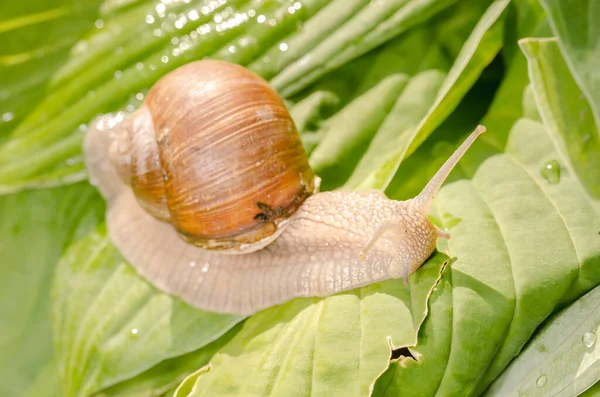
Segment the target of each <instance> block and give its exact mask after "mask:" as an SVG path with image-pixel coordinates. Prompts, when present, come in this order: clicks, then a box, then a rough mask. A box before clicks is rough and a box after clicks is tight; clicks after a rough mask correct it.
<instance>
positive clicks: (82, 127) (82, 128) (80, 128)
mask: <svg viewBox="0 0 600 397" xmlns="http://www.w3.org/2000/svg"><path fill="white" fill-rule="evenodd" d="M87 130H88V125H87V124H79V131H81V132H86V131H87Z"/></svg>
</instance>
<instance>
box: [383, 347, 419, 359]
mask: <svg viewBox="0 0 600 397" xmlns="http://www.w3.org/2000/svg"><path fill="white" fill-rule="evenodd" d="M402 357H404V358H412V359H413V360H415V361H418V360H417V358H416V357H415V356H413V354H412V353H411V352H410V350H409V349H408V347H400V348H398V349H392V354H391V355H390V361H393V360H398V359H399V358H402Z"/></svg>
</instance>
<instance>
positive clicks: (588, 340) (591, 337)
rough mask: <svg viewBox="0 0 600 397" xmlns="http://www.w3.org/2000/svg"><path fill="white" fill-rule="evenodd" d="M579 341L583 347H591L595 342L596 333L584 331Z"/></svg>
mask: <svg viewBox="0 0 600 397" xmlns="http://www.w3.org/2000/svg"><path fill="white" fill-rule="evenodd" d="M581 341H582V342H583V345H584V346H585V347H592V346H594V344H595V343H596V334H595V333H593V332H586V333H585V334H583V337H582V338H581Z"/></svg>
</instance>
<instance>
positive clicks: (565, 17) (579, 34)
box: [540, 0, 600, 128]
mask: <svg viewBox="0 0 600 397" xmlns="http://www.w3.org/2000/svg"><path fill="white" fill-rule="evenodd" d="M540 3H541V4H542V6H543V7H544V9H545V10H546V12H547V13H548V19H549V20H550V24H551V25H552V30H553V31H554V33H555V35H556V36H558V38H559V42H558V46H559V48H560V49H561V52H562V54H563V57H564V59H565V61H566V63H567V65H568V66H569V69H570V71H571V73H572V75H573V79H574V80H575V81H576V82H577V85H578V86H579V88H580V89H581V91H582V92H583V95H584V96H585V97H586V99H587V101H588V103H589V105H590V107H591V110H592V113H593V115H594V120H595V122H596V127H597V128H600V80H598V64H599V63H600V51H598V46H599V45H600V23H599V22H598V20H599V19H600V6H599V5H598V2H596V1H593V0H570V1H559V0H540ZM582 16H585V17H582Z"/></svg>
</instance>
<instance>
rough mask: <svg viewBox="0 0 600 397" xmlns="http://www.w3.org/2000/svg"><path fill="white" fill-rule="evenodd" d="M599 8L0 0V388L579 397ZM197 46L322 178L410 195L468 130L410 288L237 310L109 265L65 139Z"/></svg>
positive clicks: (587, 316) (587, 2) (592, 287)
mask: <svg viewBox="0 0 600 397" xmlns="http://www.w3.org/2000/svg"><path fill="white" fill-rule="evenodd" d="M598 21H600V4H598V3H597V2H595V1H594V0H539V1H538V0H513V1H509V0H494V1H492V0H482V1H477V2H475V1H473V2H471V1H458V0H412V1H408V0H373V1H367V0H332V1H326V0H304V1H289V0H227V1H225V0H220V1H219V0H171V1H167V0H163V1H162V2H161V1H157V0H105V1H99V0H81V1H76V2H74V1H68V0H44V1H41V0H40V1H38V0H35V1H25V2H18V1H15V0H7V1H4V2H2V3H0V43H1V44H2V45H0V193H1V194H2V196H0V321H1V324H2V325H1V327H0V395H2V396H31V397H33V396H48V397H49V396H65V397H71V396H93V395H98V396H140V397H141V396H160V395H173V394H175V395H176V396H178V397H180V396H200V395H206V396H229V395H231V396H233V395H236V396H237V395H244V396H249V395H255V396H265V395H272V396H309V395H310V396H325V395H327V396H330V395H331V396H337V395H339V396H369V395H373V396H394V395H408V396H433V395H438V396H448V395H452V396H461V395H464V396H470V395H473V396H478V395H490V396H509V395H515V396H517V395H518V396H525V395H532V396H537V395H560V396H575V395H578V394H580V393H584V392H585V394H587V395H588V396H591V395H595V394H597V393H598V390H599V389H598V386H597V385H596V386H595V387H593V388H591V389H589V388H590V387H592V386H593V385H594V384H595V383H596V382H597V381H598V380H599V379H600V347H599V346H600V343H596V337H597V335H598V333H599V332H600V331H599V329H600V309H599V306H598V302H600V299H599V296H598V294H600V287H598V285H600V234H599V233H600V217H599V214H600V68H599V67H598V65H600V50H599V49H600V22H598ZM203 57H211V58H219V59H225V60H229V61H231V62H236V63H240V64H243V65H246V66H247V67H249V68H251V69H252V70H255V71H256V72H257V73H259V74H260V75H261V76H263V77H264V78H266V79H267V80H269V82H270V83H271V84H272V85H273V86H274V87H275V88H276V89H277V90H278V91H279V92H280V94H281V95H282V96H283V97H284V98H285V100H286V102H287V104H288V106H289V108H290V110H291V113H292V116H293V117H294V120H295V121H296V123H297V125H298V128H299V130H300V132H301V134H302V139H303V141H304V143H305V146H306V148H307V151H308V152H309V154H310V163H311V165H312V166H313V168H314V169H315V170H316V172H317V173H318V174H319V175H320V176H321V177H322V178H323V185H324V186H323V187H324V188H325V189H334V188H338V187H345V188H351V189H372V188H375V189H381V190H385V192H386V193H387V194H388V196H390V197H392V198H395V199H406V198H409V197H412V196H414V195H415V194H416V193H418V191H419V190H420V189H421V188H422V187H423V186H424V184H425V183H426V181H427V180H428V179H429V178H430V177H431V176H432V175H433V173H434V172H435V171H436V170H437V168H438V167H439V166H440V165H441V164H442V163H443V162H444V161H445V159H446V158H447V157H448V155H449V154H450V153H451V152H452V151H453V150H454V149H455V148H456V146H457V145H458V144H459V142H460V141H461V140H462V139H463V137H464V136H465V135H466V134H467V133H468V132H469V131H471V130H472V129H473V128H474V127H475V125H477V124H478V123H483V124H485V125H486V127H487V128H488V132H487V133H486V134H484V135H483V136H482V137H481V138H480V141H479V142H477V143H476V144H475V145H474V147H473V148H472V149H471V150H470V151H469V153H468V154H467V155H466V156H465V158H464V159H463V160H462V161H461V162H460V166H459V167H457V169H456V170H455V171H454V172H453V174H452V175H451V178H450V180H449V181H448V182H447V184H446V185H445V186H444V188H443V189H442V191H441V192H440V194H439V195H438V197H436V199H435V201H434V205H433V213H432V215H431V218H432V220H433V221H434V222H435V223H436V224H437V225H438V226H440V227H442V228H444V229H446V230H449V232H450V233H451V234H452V239H450V240H449V241H447V242H446V241H444V242H440V243H439V246H438V252H437V253H436V254H435V255H434V256H433V257H432V258H430V260H429V261H428V262H427V263H426V264H425V265H424V266H423V267H422V268H421V269H420V270H419V271H418V272H417V273H415V274H414V275H413V276H412V277H411V282H410V286H409V287H405V286H404V285H402V283H401V282H399V281H397V280H390V281H388V282H384V283H379V284H374V285H371V286H368V287H364V288H361V289H358V290H355V291H349V292H346V293H342V294H338V295H335V296H332V297H328V298H315V299H296V300H294V301H291V302H288V303H285V304H283V305H280V306H278V307H274V308H271V309H267V310H265V311H263V312H260V313H257V314H256V315H254V316H252V317H250V318H248V319H243V318H239V317H237V316H231V315H222V314H215V313H208V312H204V311H201V310H197V309H195V308H192V307H190V306H188V305H186V304H185V303H183V302H182V301H181V300H179V299H177V298H176V297H172V296H168V295H166V294H163V293H161V292H160V291H158V290H156V289H155V288H154V287H152V285H150V284H149V283H147V282H146V281H145V280H143V279H142V278H141V277H139V276H138V275H137V274H136V273H135V271H134V270H133V269H132V268H131V267H130V266H129V265H128V264H127V263H126V262H125V261H124V260H123V259H122V258H121V256H120V255H119V253H118V252H117V250H116V249H115V248H114V247H113V246H112V245H111V243H110V241H109V239H108V238H107V236H106V230H105V226H104V223H103V219H104V203H103V201H102V199H101V198H100V196H99V195H98V193H97V192H96V191H95V189H94V188H93V187H92V186H90V185H89V184H88V183H87V182H86V173H85V168H84V165H83V159H82V157H81V143H82V140H83V136H84V133H85V131H86V130H87V128H88V126H89V125H90V123H92V122H93V119H94V117H96V116H97V115H99V114H103V113H107V112H119V111H125V112H127V111H132V110H133V109H135V108H136V107H137V106H139V104H140V103H141V101H142V100H143V97H144V94H145V93H146V92H147V89H148V88H149V87H150V86H151V85H152V84H153V83H154V82H155V81H156V80H158V79H159V78H160V77H161V76H163V75H164V74H165V73H167V72H168V71H170V70H172V69H174V68H176V67H177V66H180V65H182V64H184V63H186V62H190V61H192V60H196V59H201V58H203ZM563 309H564V310H563ZM561 310H562V311H561ZM393 349H396V350H395V353H394V354H393V355H392V353H391V350H393ZM407 349H408V350H407ZM408 352H410V355H409V354H408ZM411 356H412V357H411ZM390 357H393V359H392V360H390ZM515 357H516V359H515ZM513 359H514V360H513ZM587 389H589V390H587ZM586 390H587V391H586Z"/></svg>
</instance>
